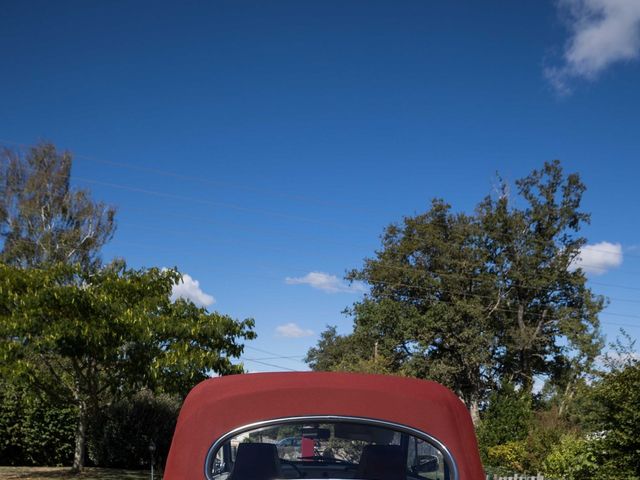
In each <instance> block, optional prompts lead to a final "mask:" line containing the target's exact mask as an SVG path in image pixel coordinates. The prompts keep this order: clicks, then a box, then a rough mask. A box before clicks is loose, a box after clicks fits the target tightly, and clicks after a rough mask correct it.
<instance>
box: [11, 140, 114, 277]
mask: <svg viewBox="0 0 640 480" xmlns="http://www.w3.org/2000/svg"><path fill="white" fill-rule="evenodd" d="M71 164H72V157H71V154H70V153H69V152H59V151H58V150H57V149H56V147H55V146H54V145H52V144H50V143H41V144H39V145H37V146H34V147H32V148H29V149H28V150H27V151H26V153H24V154H23V153H21V152H18V151H14V150H10V149H6V148H5V149H3V150H0V236H1V239H2V251H1V253H0V259H2V261H4V262H6V263H10V264H12V265H19V266H22V267H32V266H38V265H44V264H52V263H57V262H63V263H68V264H73V263H80V264H81V265H83V266H84V267H85V268H94V267H96V266H98V265H99V263H100V258H99V252H100V248H101V247H102V246H103V245H104V244H105V243H106V242H107V241H109V240H110V239H111V237H112V235H113V232H114V230H115V210H114V209H113V208H111V207H107V206H106V205H104V204H102V203H99V202H94V201H93V200H92V199H91V197H90V195H89V192H87V191H86V190H79V189H73V188H72V187H71V186H70V176H71Z"/></svg>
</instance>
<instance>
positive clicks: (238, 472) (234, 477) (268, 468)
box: [229, 443, 281, 480]
mask: <svg viewBox="0 0 640 480" xmlns="http://www.w3.org/2000/svg"><path fill="white" fill-rule="evenodd" d="M280 476H281V475H280V459H279V458H278V449H277V447H276V446H275V445H273V444H271V443H241V444H240V445H238V451H237V453H236V461H235V463H234V465H233V470H232V471H231V475H229V480H272V479H274V478H278V477H280Z"/></svg>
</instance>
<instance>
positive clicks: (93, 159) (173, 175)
mask: <svg viewBox="0 0 640 480" xmlns="http://www.w3.org/2000/svg"><path fill="white" fill-rule="evenodd" d="M0 142H1V143H4V144H6V145H14V146H18V147H22V148H29V147H31V146H32V145H28V144H24V143H19V142H14V141H10V140H4V139H0ZM73 157H74V158H80V159H83V160H86V161H88V162H91V163H95V164H100V165H109V166H113V167H118V168H124V169H128V170H134V171H139V172H144V173H153V174H156V175H160V176H163V177H169V178H177V179H179V180H185V181H191V182H196V183H200V184H204V185H211V186H216V187H228V188H231V189H234V190H243V191H246V192H253V193H259V194H263V195H269V196H274V197H281V198H288V199H291V200H294V201H297V202H305V203H311V204H315V205H318V206H325V207H337V208H341V209H345V208H346V209H349V210H353V211H357V212H360V213H379V212H378V211H377V210H373V209H368V208H362V207H353V206H351V205H344V204H343V203H338V202H330V201H326V200H320V199H317V198H313V197H309V196H307V195H295V194H289V193H284V192H282V191H276V190H271V189H267V188H256V187H250V186H247V185H242V184H238V183H230V182H222V181H216V180H210V179H208V178H202V177H195V176H191V175H184V174H181V173H176V172H172V171H169V170H164V169H160V168H156V167H147V166H140V165H131V164H127V163H122V162H115V161H111V160H103V159H98V158H96V157H92V156H88V155H82V154H77V153H73Z"/></svg>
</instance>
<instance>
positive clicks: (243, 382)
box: [164, 372, 484, 480]
mask: <svg viewBox="0 0 640 480" xmlns="http://www.w3.org/2000/svg"><path fill="white" fill-rule="evenodd" d="M313 415H339V416H347V417H367V418H373V419H377V420H383V421H387V422H392V423H397V424H401V425H405V426H409V427H412V428H415V429H418V430H421V431H422V432H424V433H427V434H429V435H431V436H432V437H434V438H436V439H437V440H439V441H440V442H442V443H443V444H444V445H445V446H446V447H447V448H448V450H449V452H450V453H451V455H452V456H453V458H454V459H455V461H456V464H457V467H458V473H459V475H460V477H459V478H460V480H481V479H483V478H484V473H483V469H482V464H481V463H480V457H479V454H478V446H477V443H476V437H475V433H474V429H473V425H472V423H471V418H470V416H469V413H468V412H467V410H466V408H465V407H464V405H463V404H462V402H461V401H460V400H459V399H458V398H457V397H456V396H455V395H454V394H453V393H452V392H450V391H449V390H448V389H446V388H445V387H443V386H442V385H440V384H437V383H435V382H429V381H424V380H416V379H411V378H404V377H392V376H385V375H361V374H351V373H333V372H332V373H328V372H295V373H256V374H245V375H231V376H227V377H220V378H214V379H211V380H206V381H204V382H202V383H200V384H199V385H197V386H196V387H195V388H194V389H193V390H192V391H191V393H189V395H188V396H187V398H186V400H185V402H184V405H183V407H182V410H181V411H180V416H179V418H178V424H177V426H176V431H175V434H174V436H173V441H172V443H171V450H170V451H169V457H168V459H167V465H166V469H165V475H164V478H165V480H202V479H204V478H205V474H204V468H205V461H206V456H207V452H208V450H209V448H210V447H211V445H212V444H213V443H214V442H215V441H216V440H217V439H218V438H220V437H221V436H222V435H224V434H226V433H228V432H230V431H231V430H234V429H236V428H240V427H243V426H245V425H249V424H252V423H255V422H260V421H264V420H272V419H277V418H286V417H298V416H313Z"/></svg>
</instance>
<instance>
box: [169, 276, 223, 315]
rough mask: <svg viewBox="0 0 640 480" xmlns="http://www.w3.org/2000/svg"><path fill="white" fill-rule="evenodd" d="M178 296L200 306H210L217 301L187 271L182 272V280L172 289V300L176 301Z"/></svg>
mask: <svg viewBox="0 0 640 480" xmlns="http://www.w3.org/2000/svg"><path fill="white" fill-rule="evenodd" d="M178 298H184V299H186V300H191V301H192V302H193V303H195V304H196V305H197V306H199V307H208V306H209V305H213V304H214V303H215V301H216V299H215V298H213V297H212V296H211V295H209V294H207V293H204V292H203V291H202V289H201V288H200V282H199V281H198V280H195V279H193V278H192V277H191V276H190V275H187V274H186V273H184V274H182V280H181V281H180V282H178V283H176V284H175V285H174V286H173V289H172V291H171V301H173V302H175V301H176V300H177V299H178Z"/></svg>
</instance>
